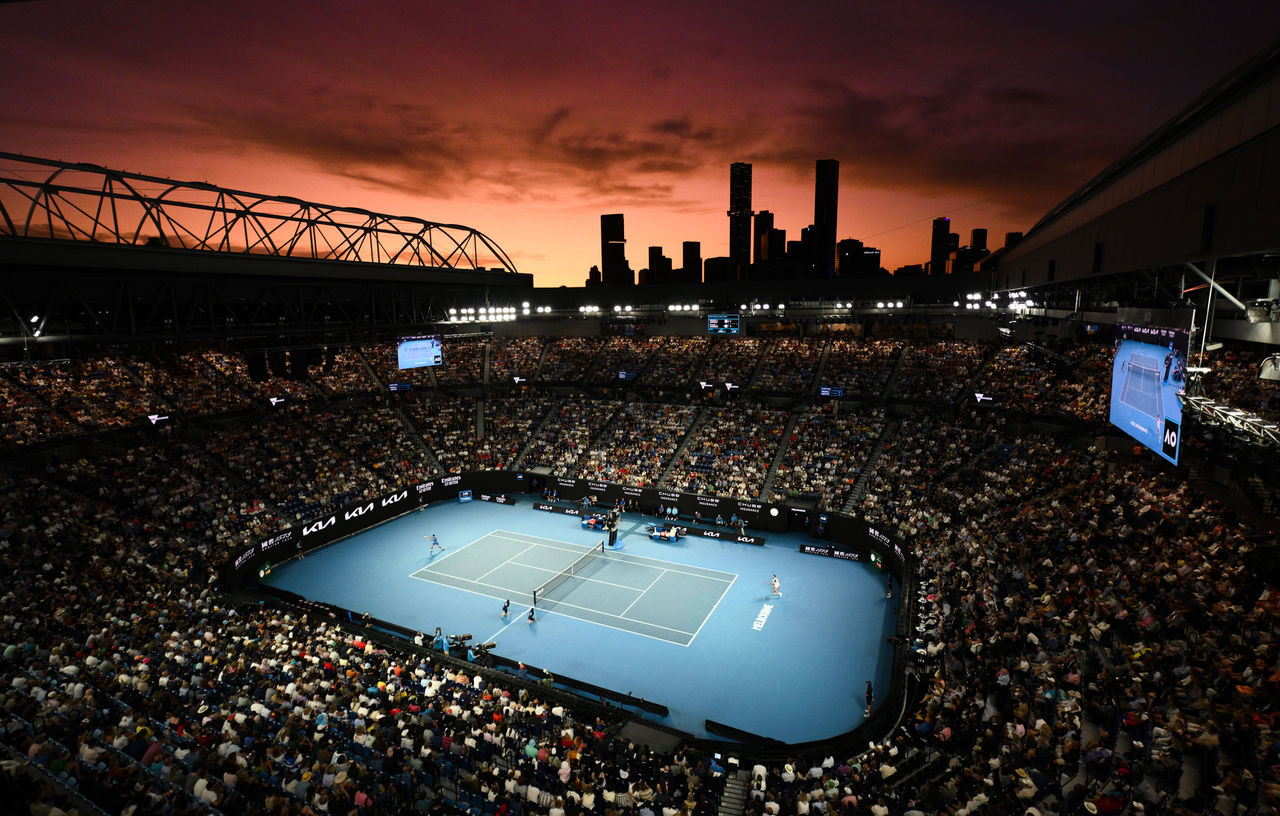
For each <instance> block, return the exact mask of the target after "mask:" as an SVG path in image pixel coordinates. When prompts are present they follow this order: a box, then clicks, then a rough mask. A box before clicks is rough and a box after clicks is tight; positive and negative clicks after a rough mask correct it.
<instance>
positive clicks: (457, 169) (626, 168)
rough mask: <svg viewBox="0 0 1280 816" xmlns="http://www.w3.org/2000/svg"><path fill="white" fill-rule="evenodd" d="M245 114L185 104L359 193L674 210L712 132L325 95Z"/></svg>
mask: <svg viewBox="0 0 1280 816" xmlns="http://www.w3.org/2000/svg"><path fill="white" fill-rule="evenodd" d="M303 99H304V100H305V101H304V102H303V103H302V104H299V103H298V101H297V98H296V97H283V96H274V97H273V96H266V95H260V96H258V97H256V98H255V99H254V100H253V101H252V104H251V105H244V104H241V105H230V104H221V101H215V102H214V103H213V104H211V105H210V104H203V105H200V106H198V107H197V106H195V105H192V106H191V107H189V109H188V116H189V117H190V119H191V120H193V126H194V127H197V128H207V129H213V130H216V131H217V132H219V133H221V134H223V136H224V138H225V139H226V140H227V141H228V143H229V144H233V145H236V149H241V150H242V149H246V148H259V149H261V148H265V149H267V150H269V151H271V152H273V153H275V154H278V155H284V156H291V157H294V158H297V159H300V160H302V161H304V162H307V163H309V164H311V165H313V166H315V167H316V168H317V169H319V170H322V171H323V172H325V173H328V174H332V175H334V176H338V177H342V178H347V179H352V180H355V181H358V182H360V183H361V184H362V185H366V186H370V187H382V188H387V189H391V190H395V191H399V192H406V193H411V194H414V195H427V196H431V197H434V198H442V199H450V198H459V197H462V196H464V195H465V196H469V197H477V196H478V197H490V198H501V199H503V200H513V199H514V200H524V201H533V200H549V196H551V195H552V194H551V193H549V192H548V191H549V190H552V189H563V188H564V187H565V186H566V185H567V186H568V187H570V188H572V189H576V190H577V191H578V194H579V195H580V196H581V197H582V199H584V200H589V201H609V202H611V203H613V204H614V205H615V206H624V205H628V204H631V205H640V206H643V205H646V204H651V203H659V202H660V203H662V204H663V205H664V206H667V205H670V206H675V207H677V208H685V207H688V206H692V205H693V204H694V202H688V201H673V200H672V198H671V196H672V192H673V187H672V180H673V179H674V178H678V177H681V176H689V175H693V174H695V173H697V172H699V171H700V170H702V169H703V168H704V167H705V165H706V161H707V152H706V151H708V150H713V149H715V143H716V142H717V140H718V138H719V136H718V132H717V131H716V130H715V129H713V128H710V127H706V126H701V125H699V124H697V123H695V122H694V121H693V120H692V119H690V118H688V117H683V118H672V119H666V120H661V121H658V122H655V123H652V124H642V123H637V124H636V125H635V126H634V127H627V126H625V124H623V125H619V124H618V123H617V122H616V120H615V121H613V123H612V125H613V126H611V127H609V128H602V127H600V126H599V123H598V122H590V121H587V120H586V119H585V118H584V117H583V116H581V115H579V114H578V113H576V112H575V111H574V110H573V109H571V108H570V107H568V106H561V107H558V108H555V109H553V110H552V111H550V112H549V113H547V114H545V115H543V116H541V117H539V118H536V119H531V120H528V121H519V120H518V119H517V118H515V117H511V118H509V119H508V120H506V121H484V120H482V119H478V118H476V117H475V116H467V117H449V116H446V115H444V114H442V113H440V112H439V111H437V109H436V108H435V107H434V106H433V105H431V104H429V103H406V102H398V101H384V100H382V99H380V98H379V97H376V96H373V95H369V94H361V93H351V92H346V93H342V92H338V91H335V90H334V89H332V88H319V87H317V88H313V89H311V90H310V91H308V92H306V93H304V94H303Z"/></svg>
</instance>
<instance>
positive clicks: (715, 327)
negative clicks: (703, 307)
mask: <svg viewBox="0 0 1280 816" xmlns="http://www.w3.org/2000/svg"><path fill="white" fill-rule="evenodd" d="M741 325H742V315H740V314H713V315H707V334H738V332H739V330H740V326H741Z"/></svg>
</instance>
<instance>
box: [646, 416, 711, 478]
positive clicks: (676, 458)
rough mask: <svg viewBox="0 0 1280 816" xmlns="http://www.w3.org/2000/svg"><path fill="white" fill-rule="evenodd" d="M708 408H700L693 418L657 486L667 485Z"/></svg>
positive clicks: (663, 470)
mask: <svg viewBox="0 0 1280 816" xmlns="http://www.w3.org/2000/svg"><path fill="white" fill-rule="evenodd" d="M706 410H707V409H706V408H703V407H700V408H698V413H697V414H696V415H695V416H694V417H693V422H690V423H689V430H687V431H685V433H684V438H682V439H681V440H680V444H679V445H676V449H675V451H674V452H672V454H671V461H669V462H667V466H666V467H665V468H663V469H662V475H661V476H659V477H658V481H657V484H658V485H659V486H662V485H664V484H665V483H666V481H667V477H668V476H670V475H671V471H672V470H673V469H674V468H675V466H676V462H679V461H680V457H681V456H683V455H684V450H685V448H687V447H688V446H689V440H690V439H692V438H693V432H694V431H696V430H697V429H698V423H699V422H701V421H702V417H703V415H704V414H705V413H706Z"/></svg>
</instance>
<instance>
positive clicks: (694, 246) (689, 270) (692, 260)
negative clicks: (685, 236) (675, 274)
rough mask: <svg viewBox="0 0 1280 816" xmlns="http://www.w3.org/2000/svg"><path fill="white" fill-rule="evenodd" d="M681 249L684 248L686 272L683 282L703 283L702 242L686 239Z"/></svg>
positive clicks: (682, 278)
mask: <svg viewBox="0 0 1280 816" xmlns="http://www.w3.org/2000/svg"><path fill="white" fill-rule="evenodd" d="M681 249H682V250H683V253H682V254H683V258H682V260H683V262H684V274H683V276H682V277H681V282H682V283H702V243H701V242H700V241H685V242H684V244H683V245H682V247H681Z"/></svg>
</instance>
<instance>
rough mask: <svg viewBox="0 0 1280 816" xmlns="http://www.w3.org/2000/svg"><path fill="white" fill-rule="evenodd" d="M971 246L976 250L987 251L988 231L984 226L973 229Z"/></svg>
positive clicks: (970, 240)
mask: <svg viewBox="0 0 1280 816" xmlns="http://www.w3.org/2000/svg"><path fill="white" fill-rule="evenodd" d="M969 247H970V248H971V249H973V250H974V251H975V252H982V253H984V254H985V253H986V251H987V231H986V230H985V229H983V228H982V227H977V228H975V229H974V231H973V237H972V238H971V239H969Z"/></svg>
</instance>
